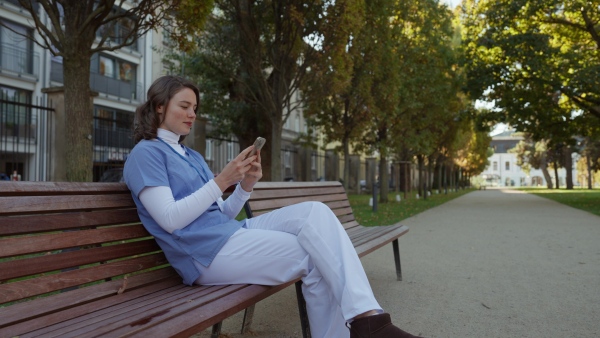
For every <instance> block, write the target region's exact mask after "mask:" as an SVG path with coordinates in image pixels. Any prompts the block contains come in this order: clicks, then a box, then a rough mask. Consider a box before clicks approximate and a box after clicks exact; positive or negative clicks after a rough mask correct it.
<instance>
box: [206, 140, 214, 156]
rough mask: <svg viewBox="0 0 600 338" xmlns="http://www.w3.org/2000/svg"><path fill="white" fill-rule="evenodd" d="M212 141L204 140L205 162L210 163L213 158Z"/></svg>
mask: <svg viewBox="0 0 600 338" xmlns="http://www.w3.org/2000/svg"><path fill="white" fill-rule="evenodd" d="M212 148H213V141H212V140H210V139H208V140H206V160H207V161H210V160H212V158H213V150H212Z"/></svg>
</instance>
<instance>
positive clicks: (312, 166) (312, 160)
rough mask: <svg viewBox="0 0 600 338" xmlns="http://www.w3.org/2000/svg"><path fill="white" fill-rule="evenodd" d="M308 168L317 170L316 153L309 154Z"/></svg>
mask: <svg viewBox="0 0 600 338" xmlns="http://www.w3.org/2000/svg"><path fill="white" fill-rule="evenodd" d="M310 169H311V170H317V154H315V153H312V155H311V156H310Z"/></svg>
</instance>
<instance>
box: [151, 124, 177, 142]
mask: <svg viewBox="0 0 600 338" xmlns="http://www.w3.org/2000/svg"><path fill="white" fill-rule="evenodd" d="M156 136H157V137H160V138H161V139H163V140H164V141H165V142H166V143H167V144H171V145H179V135H177V134H175V133H174V132H172V131H169V130H166V129H162V128H158V130H157V131H156Z"/></svg>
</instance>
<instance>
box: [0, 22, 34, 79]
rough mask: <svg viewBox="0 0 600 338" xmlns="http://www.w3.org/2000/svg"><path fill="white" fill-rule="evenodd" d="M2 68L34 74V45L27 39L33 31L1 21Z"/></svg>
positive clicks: (0, 65)
mask: <svg viewBox="0 0 600 338" xmlns="http://www.w3.org/2000/svg"><path fill="white" fill-rule="evenodd" d="M0 24H1V25H0V68H2V69H7V70H10V71H13V72H18V73H25V74H33V73H34V71H33V67H34V65H33V58H34V55H33V43H32V42H31V41H30V40H29V39H28V38H26V36H31V32H32V31H31V29H28V28H27V27H24V26H21V25H18V24H16V23H12V22H10V21H5V20H0Z"/></svg>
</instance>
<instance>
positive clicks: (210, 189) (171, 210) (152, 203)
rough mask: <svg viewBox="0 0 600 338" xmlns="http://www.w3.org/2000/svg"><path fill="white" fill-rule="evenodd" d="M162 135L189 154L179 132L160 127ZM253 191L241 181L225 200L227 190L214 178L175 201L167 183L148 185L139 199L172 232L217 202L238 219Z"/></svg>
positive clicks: (160, 134) (181, 151)
mask: <svg viewBox="0 0 600 338" xmlns="http://www.w3.org/2000/svg"><path fill="white" fill-rule="evenodd" d="M158 137H160V138H161V139H162V140H163V141H165V142H166V143H167V144H168V145H170V146H171V147H172V148H173V149H175V151H177V152H178V153H179V154H181V155H182V156H188V155H186V154H185V150H184V148H183V146H182V145H180V144H179V143H178V141H179V135H177V134H175V133H172V132H170V131H168V130H165V129H160V128H159V129H158ZM250 194H251V192H247V191H245V190H244V189H242V187H241V185H240V184H238V185H237V187H236V189H235V191H234V192H233V194H232V195H231V196H229V198H227V200H225V201H223V199H222V198H221V196H222V195H223V192H221V189H220V188H219V186H218V185H217V183H216V182H215V181H214V180H212V179H211V180H210V181H208V183H206V184H205V185H204V186H202V188H200V189H198V190H196V191H195V192H193V193H192V194H191V195H189V196H187V197H184V198H182V199H180V200H178V201H175V198H174V197H173V192H172V191H171V188H170V187H167V186H156V187H146V188H144V189H143V190H142V191H141V192H140V194H139V199H140V201H141V202H142V204H143V205H144V207H145V208H146V210H148V212H149V213H150V216H152V218H153V219H154V220H155V221H156V223H158V225H160V227H161V228H163V229H165V231H167V232H169V233H172V232H173V231H175V230H177V229H182V228H184V227H186V226H187V225H188V224H190V223H191V222H192V221H193V220H195V219H196V218H198V217H199V216H200V215H202V213H204V212H205V211H206V210H208V207H210V206H211V205H212V204H213V203H214V202H215V201H216V202H217V204H218V205H219V208H220V209H221V211H222V212H223V213H224V214H225V215H227V216H228V217H229V218H235V217H236V216H237V215H238V213H239V212H240V210H241V209H242V207H243V206H244V203H245V202H246V201H247V200H248V199H249V198H250Z"/></svg>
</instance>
